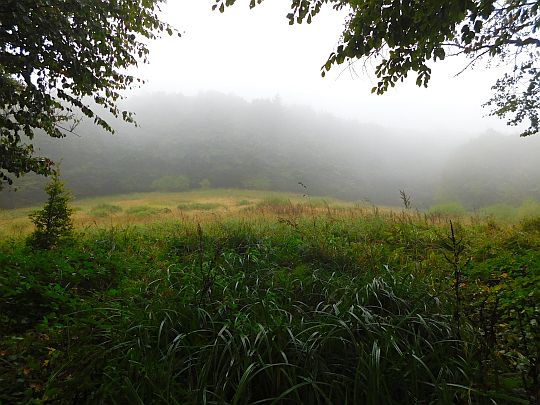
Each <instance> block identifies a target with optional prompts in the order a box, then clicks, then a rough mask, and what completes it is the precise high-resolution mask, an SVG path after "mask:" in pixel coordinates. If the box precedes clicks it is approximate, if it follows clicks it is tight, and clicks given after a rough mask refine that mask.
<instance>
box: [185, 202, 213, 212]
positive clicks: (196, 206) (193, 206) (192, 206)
mask: <svg viewBox="0 0 540 405" xmlns="http://www.w3.org/2000/svg"><path fill="white" fill-rule="evenodd" d="M220 207H222V205H221V204H218V203H197V202H196V203H181V204H178V209H179V210H183V211H191V210H201V211H209V210H215V209H216V208H220Z"/></svg>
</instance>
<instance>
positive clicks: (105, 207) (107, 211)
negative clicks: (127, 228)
mask: <svg viewBox="0 0 540 405" xmlns="http://www.w3.org/2000/svg"><path fill="white" fill-rule="evenodd" d="M119 212H122V207H119V206H118V205H112V204H99V205H96V206H95V207H93V208H92V209H91V210H90V215H92V216H94V217H107V216H109V215H112V214H118V213H119Z"/></svg>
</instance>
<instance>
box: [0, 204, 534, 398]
mask: <svg viewBox="0 0 540 405" xmlns="http://www.w3.org/2000/svg"><path fill="white" fill-rule="evenodd" d="M161 197H162V200H161V201H164V199H165V198H164V197H165V195H162V196H161ZM167 198H168V199H169V201H172V200H173V199H174V198H172V197H171V196H170V195H168V196H167ZM175 198H176V197H175ZM184 198H185V196H184ZM237 198H238V200H235V199H231V201H232V202H231V203H230V204H229V205H227V207H229V209H228V210H226V211H224V213H223V214H221V215H218V214H217V213H216V212H212V211H210V212H204V211H201V212H200V213H194V215H180V216H178V215H177V216H175V211H178V210H171V211H172V212H171V213H157V214H155V213H154V214H151V215H153V217H150V218H151V220H148V221H147V222H145V223H143V224H122V223H115V224H109V225H108V226H104V225H103V224H101V225H99V226H86V227H79V228H78V235H77V238H76V240H75V241H74V242H73V243H72V244H71V245H66V246H64V247H62V248H60V249H56V250H51V251H35V250H31V249H29V248H28V247H27V246H26V245H25V244H24V237H23V236H17V235H12V237H11V238H8V239H4V241H3V242H2V243H0V294H1V296H2V297H3V299H2V300H0V355H1V356H2V357H1V359H2V361H0V380H1V382H2V384H0V402H1V403H10V404H11V403H14V404H16V403H59V404H72V403H81V404H100V403H103V404H108V403H139V404H190V403H192V404H200V403H202V404H204V403H208V404H210V403H214V404H215V403H218V404H248V403H249V404H252V403H259V404H266V403H268V404H272V403H275V404H280V403H305V404H359V403H361V404H363V403H366V404H393V403H395V404H416V403H426V404H428V403H442V404H455V403H460V404H464V403H494V402H496V403H534V401H536V400H537V398H536V397H535V396H534V395H536V394H535V393H536V392H537V391H536V390H537V389H538V385H537V384H538V382H537V381H538V380H537V379H536V380H535V372H536V378H538V374H537V371H535V370H537V369H535V367H537V364H538V354H537V352H536V351H535V350H536V349H537V347H538V343H539V341H538V336H539V334H538V332H539V330H538V314H539V313H540V312H539V311H540V309H539V308H538V302H540V297H539V292H538V288H537V286H538V285H539V283H540V271H539V269H540V252H539V251H538V246H540V232H539V231H538V223H537V222H538V221H537V220H529V221H527V222H523V223H515V224H511V225H509V224H507V223H495V222H493V221H492V220H490V221H484V220H482V219H481V218H462V219H461V220H460V222H459V223H454V230H455V234H456V235H457V239H456V240H455V241H454V242H455V243H457V242H459V243H461V244H458V245H457V246H458V247H457V248H456V246H455V244H454V245H453V244H452V243H453V240H452V238H451V234H450V233H449V232H450V231H449V223H448V217H445V216H443V215H441V214H436V215H435V214H422V213H418V212H407V211H391V210H385V209H379V208H376V207H365V206H358V207H353V206H351V205H349V206H332V205H329V204H321V205H320V206H316V204H311V205H310V204H305V203H304V204H301V203H300V202H302V201H303V200H301V199H299V200H296V201H289V200H290V198H285V197H283V196H282V198H281V199H279V201H278V202H279V203H278V202H276V201H277V200H276V199H275V196H274V198H271V199H270V198H266V199H265V198H263V197H261V199H260V200H257V199H256V198H254V197H250V198H249V201H250V202H251V201H253V205H256V204H257V202H258V201H264V202H263V203H261V204H260V205H259V206H258V207H256V206H249V207H248V209H247V210H245V209H243V208H246V207H245V206H243V204H241V205H240V206H238V202H239V201H241V200H242V199H246V198H245V196H241V195H239V196H237ZM223 200H224V199H222V201H223ZM193 201H194V202H202V201H205V200H204V199H203V198H201V196H198V197H197V200H193ZM214 201H217V200H214ZM283 201H286V202H283ZM146 202H147V203H148V204H153V205H144V204H143V205H141V198H134V199H131V200H129V204H128V203H127V202H126V203H125V204H120V203H118V204H115V205H118V206H121V207H122V209H123V211H122V212H121V213H120V214H114V215H112V216H110V217H116V216H117V215H125V212H126V211H127V210H128V209H129V208H128V207H129V206H130V207H131V208H133V207H145V209H146V208H147V207H157V208H159V209H162V208H166V206H165V204H158V203H156V200H152V201H150V200H147V201H146ZM179 203H180V202H175V203H174V204H176V205H178V204H179ZM216 203H217V202H216ZM96 205H97V204H96V203H95V201H93V202H92V205H91V206H96ZM173 207H174V206H173ZM233 207H237V208H236V211H234V208H233ZM222 208H223V207H220V209H222ZM145 212H146V211H145ZM109 219H110V218H109ZM461 247H463V249H461ZM458 276H459V277H458ZM456 280H457V282H456ZM456 287H457V288H456ZM456 291H457V292H458V295H456ZM518 314H519V315H518ZM458 315H459V316H458ZM535 381H536V382H535ZM535 384H536V385H535Z"/></svg>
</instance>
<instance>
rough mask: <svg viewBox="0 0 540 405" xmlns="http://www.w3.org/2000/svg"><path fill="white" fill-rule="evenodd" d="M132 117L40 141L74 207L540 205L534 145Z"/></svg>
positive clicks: (258, 107) (142, 111)
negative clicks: (136, 198)
mask: <svg viewBox="0 0 540 405" xmlns="http://www.w3.org/2000/svg"><path fill="white" fill-rule="evenodd" d="M126 108H127V109H129V110H131V111H134V112H136V114H137V115H136V119H137V122H138V124H139V126H138V127H134V126H132V125H130V124H126V123H123V122H120V121H114V122H113V126H114V127H115V129H116V131H117V133H116V134H115V135H111V134H108V133H103V132H100V131H99V130H98V129H97V128H96V127H95V126H94V125H92V124H91V123H89V122H83V123H81V124H80V125H79V127H78V128H77V130H76V132H77V136H75V135H69V136H67V137H66V139H62V140H56V139H50V138H47V137H44V136H41V137H40V136H38V137H37V138H36V139H37V143H38V145H39V148H40V151H39V152H38V153H43V154H45V155H47V156H52V157H53V158H54V159H56V160H57V161H58V162H60V167H61V172H62V177H63V178H64V179H65V180H66V182H67V184H68V186H69V188H70V189H72V190H73V192H74V194H75V195H76V196H78V197H86V196H94V195H107V194H117V193H128V192H137V191H151V190H157V191H184V190H187V189H192V188H199V187H203V188H206V187H240V188H257V189H270V190H280V191H293V192H303V193H305V192H306V191H307V192H308V193H310V194H313V195H332V196H335V197H339V198H344V199H351V200H367V201H370V202H372V203H375V204H394V205H395V204H399V202H400V199H399V190H405V191H406V192H407V193H408V194H410V195H411V196H412V199H413V205H414V206H416V207H418V208H426V207H428V206H430V205H431V204H433V203H434V202H435V201H437V199H444V200H458V201H461V202H462V203H463V204H465V205H466V206H467V207H472V208H474V207H475V206H477V205H479V204H480V205H485V204H489V203H492V202H499V201H501V199H504V201H507V202H512V203H513V202H518V201H521V200H523V199H525V198H527V197H533V198H538V199H540V190H539V188H538V184H540V182H539V180H540V174H539V173H540V171H539V170H538V169H539V168H540V163H539V162H538V159H536V158H535V151H536V152H538V151H539V149H540V143H539V142H538V141H539V140H540V139H537V138H534V139H533V138H531V139H525V140H524V139H519V138H506V137H502V136H497V135H490V136H485V137H481V138H478V139H476V140H474V141H471V142H470V143H468V144H466V145H462V146H460V147H457V145H456V144H454V146H448V143H447V144H443V143H441V142H440V140H438V139H437V137H436V136H429V134H428V135H425V136H419V135H418V134H414V133H410V132H407V131H402V132H400V133H398V132H392V131H389V130H385V129H384V128H381V127H377V126H374V125H364V124H359V123H358V122H355V121H345V120H341V119H338V118H335V117H333V116H331V115H328V114H322V113H317V112H315V111H313V110H310V109H307V108H303V107H291V106H284V105H283V104H282V103H281V102H280V101H279V100H259V101H253V102H247V101H245V100H243V99H241V98H238V97H234V96H226V95H222V94H216V93H208V94H202V95H199V96H196V97H186V96H182V95H178V94H174V95H171V94H153V95H149V96H146V97H140V98H136V99H132V100H131V101H130V103H129V104H128V105H126ZM536 155H538V153H536ZM43 183H44V180H43V179H41V178H38V177H36V176H26V177H24V178H22V179H20V180H19V181H18V182H17V183H16V185H17V187H18V191H17V192H15V193H14V192H2V193H0V206H2V207H15V206H21V205H29V204H33V203H36V202H39V201H41V200H42V199H43V193H42V191H41V189H42V187H43ZM299 183H302V184H304V185H305V186H306V187H307V190H306V189H304V188H303V187H302V186H301V185H299Z"/></svg>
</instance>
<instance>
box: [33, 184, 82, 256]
mask: <svg viewBox="0 0 540 405" xmlns="http://www.w3.org/2000/svg"><path fill="white" fill-rule="evenodd" d="M45 192H46V193H47V195H48V196H49V198H48V200H47V202H46V203H45V206H44V207H43V209H41V210H38V211H34V212H32V213H31V214H30V216H29V217H30V219H31V220H32V222H33V223H34V225H35V227H36V229H35V231H34V233H32V235H30V237H29V238H28V240H27V243H28V244H29V245H30V246H33V247H35V248H39V249H51V248H53V247H56V246H57V245H59V244H60V243H62V242H65V241H67V240H70V239H71V238H72V236H73V220H72V219H71V214H72V213H73V210H72V209H71V208H70V207H69V205H68V204H69V201H70V199H71V196H70V194H69V192H68V191H66V189H65V186H64V183H63V182H62V181H60V179H59V176H58V174H55V175H54V176H53V178H52V180H51V182H50V183H49V184H47V186H45Z"/></svg>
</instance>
